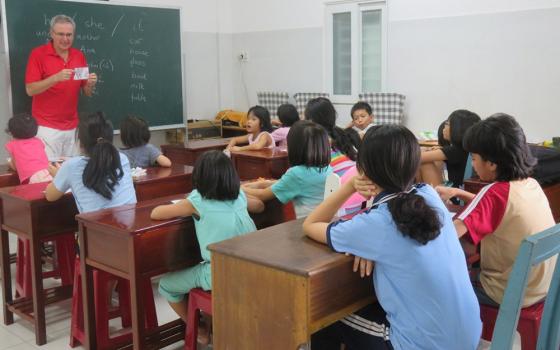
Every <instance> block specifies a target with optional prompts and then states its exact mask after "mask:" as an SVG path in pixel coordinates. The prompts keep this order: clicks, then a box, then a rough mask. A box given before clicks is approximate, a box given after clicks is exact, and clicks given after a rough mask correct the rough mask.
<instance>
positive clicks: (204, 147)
mask: <svg viewBox="0 0 560 350" xmlns="http://www.w3.org/2000/svg"><path fill="white" fill-rule="evenodd" d="M230 140H231V138H225V139H222V138H220V139H207V140H196V141H189V142H187V143H186V144H184V145H162V146H161V151H162V152H163V154H164V155H165V156H166V157H168V158H169V159H171V161H172V162H173V163H177V164H185V165H194V162H196V160H197V159H198V157H199V156H200V155H201V154H202V153H204V152H206V151H211V150H223V149H225V148H226V147H227V145H228V143H229V141H230Z"/></svg>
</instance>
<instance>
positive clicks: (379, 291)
mask: <svg viewBox="0 0 560 350" xmlns="http://www.w3.org/2000/svg"><path fill="white" fill-rule="evenodd" d="M419 165H420V147H419V145H418V142H417V141H416V138H415V136H414V135H413V134H412V132H410V131H409V130H408V129H406V128H405V127H404V126H399V125H377V126H373V127H371V128H370V130H369V131H368V132H367V133H366V134H365V137H364V140H363V143H362V146H361V148H360V153H359V154H358V169H359V170H360V173H362V174H363V175H361V179H357V178H354V179H353V180H352V181H348V182H347V183H346V184H344V185H343V186H342V187H341V189H340V190H339V191H337V192H335V193H334V194H332V195H331V196H329V197H328V198H326V200H325V201H324V202H323V203H322V204H321V205H320V206H319V207H317V208H316V209H315V210H314V211H313V212H312V213H311V214H310V215H309V216H308V217H307V219H306V220H305V222H304V224H303V229H304V231H305V233H306V234H307V235H308V236H309V237H311V238H312V239H314V240H316V241H319V242H322V243H327V244H328V245H329V246H330V247H331V248H332V249H333V250H334V251H337V252H341V253H349V254H352V255H355V256H356V257H361V258H363V259H367V260H369V263H370V264H371V262H374V263H375V269H374V272H373V284H374V287H375V295H376V296H377V300H378V302H379V306H380V307H379V306H378V307H377V308H376V307H370V308H369V310H367V311H368V312H365V311H364V310H362V311H360V312H358V313H357V314H353V315H351V316H348V317H346V318H345V319H343V320H342V321H341V322H337V323H336V324H335V325H333V326H332V327H331V328H327V330H325V331H323V332H322V334H321V335H320V336H319V337H318V339H317V340H316V341H315V342H312V344H314V348H315V346H317V348H320V349H325V350H327V349H329V348H330V346H335V347H334V348H336V349H338V347H336V346H337V345H338V346H340V345H339V344H340V341H342V342H344V343H345V344H346V345H347V349H352V350H355V349H370V350H371V349H399V350H400V349H430V350H433V349H442V350H443V349H456V350H462V349H465V350H473V349H476V347H477V345H478V342H479V339H480V334H481V328H482V325H481V322H480V316H479V306H478V302H477V300H476V296H475V294H474V292H473V289H472V286H471V285H470V282H469V276H468V271H467V266H466V261H465V256H464V253H463V251H462V248H461V245H460V243H459V241H458V239H457V234H456V232H455V228H454V226H453V223H452V220H451V214H450V213H449V212H448V211H447V210H446V208H445V206H444V205H443V202H442V201H441V200H440V199H439V198H438V196H437V193H436V192H435V190H434V189H433V188H432V187H430V186H427V185H414V176H415V174H416V172H417V171H418V167H419ZM364 182H365V186H364ZM355 187H357V188H358V189H359V190H360V193H362V194H363V195H364V194H365V195H366V196H368V197H369V196H372V195H374V196H375V198H374V203H373V207H372V208H371V209H369V210H367V211H366V212H363V213H360V214H358V215H356V216H354V217H353V218H352V219H350V220H348V221H338V222H333V223H330V221H331V220H332V218H333V216H334V215H335V213H336V212H337V210H338V208H339V206H340V205H341V204H342V203H344V202H345V201H346V200H347V199H348V198H349V197H350V196H351V195H352V194H353V193H354V192H355V191H356V190H355ZM367 263H368V262H367V261H366V264H363V263H362V262H361V263H360V266H361V267H364V265H367ZM370 266H371V265H370ZM355 267H356V266H355ZM369 271H371V270H369ZM371 319H375V322H371ZM331 337H332V338H331ZM329 338H330V339H334V341H330V342H329V341H328V340H327V341H325V339H329ZM337 342H338V344H337Z"/></svg>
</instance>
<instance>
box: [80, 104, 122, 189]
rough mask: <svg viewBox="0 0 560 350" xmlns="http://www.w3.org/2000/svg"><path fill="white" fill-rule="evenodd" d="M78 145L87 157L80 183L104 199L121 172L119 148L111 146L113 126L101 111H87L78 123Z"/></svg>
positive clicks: (115, 183) (117, 180) (120, 175)
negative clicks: (88, 112)
mask: <svg viewBox="0 0 560 350" xmlns="http://www.w3.org/2000/svg"><path fill="white" fill-rule="evenodd" d="M78 139H79V140H80V146H81V147H82V149H83V150H84V152H85V154H86V155H87V156H88V157H89V159H88V161H87V165H86V167H85V169H84V173H83V175H82V180H83V182H84V185H85V186H86V187H87V188H89V189H91V190H93V191H95V192H96V193H99V194H100V195H102V196H103V197H105V198H107V199H111V198H113V190H114V188H115V186H116V185H117V183H118V182H119V181H120V179H121V178H122V177H123V175H124V171H123V169H122V165H121V158H120V155H119V151H118V150H117V149H116V148H115V146H113V126H112V125H111V122H110V121H108V120H107V119H105V116H104V114H103V113H102V112H97V113H94V114H90V115H89V116H87V117H85V118H83V119H81V120H80V124H79V125H78Z"/></svg>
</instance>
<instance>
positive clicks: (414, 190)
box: [397, 186, 416, 197]
mask: <svg viewBox="0 0 560 350" xmlns="http://www.w3.org/2000/svg"><path fill="white" fill-rule="evenodd" d="M415 193H416V186H412V187H411V188H409V189H408V190H406V191H402V192H399V193H397V196H398V197H406V196H407V195H409V194H415Z"/></svg>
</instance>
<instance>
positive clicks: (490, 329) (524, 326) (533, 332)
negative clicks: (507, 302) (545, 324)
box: [480, 301, 544, 350]
mask: <svg viewBox="0 0 560 350" xmlns="http://www.w3.org/2000/svg"><path fill="white" fill-rule="evenodd" d="M543 309H544V301H542V302H539V303H536V304H534V305H531V306H528V307H526V308H523V309H521V312H520V314H519V322H518V323H517V331H518V332H519V334H520V335H521V349H522V350H532V349H535V348H536V347H537V338H538V336H539V328H540V326H541V317H542V313H543ZM498 310H499V309H498V308H496V307H493V306H489V305H480V318H481V319H482V339H484V340H487V341H492V334H493V333H494V325H495V324H496V318H497V317H498Z"/></svg>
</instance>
